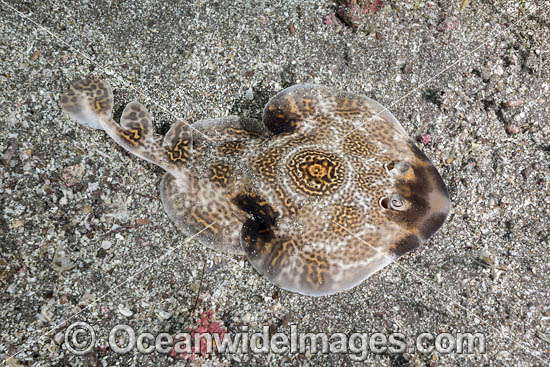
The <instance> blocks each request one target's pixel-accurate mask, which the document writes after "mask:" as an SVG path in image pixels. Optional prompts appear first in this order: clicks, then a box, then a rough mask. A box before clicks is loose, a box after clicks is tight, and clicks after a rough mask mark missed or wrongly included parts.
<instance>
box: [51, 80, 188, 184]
mask: <svg viewBox="0 0 550 367" xmlns="http://www.w3.org/2000/svg"><path fill="white" fill-rule="evenodd" d="M60 104H61V108H62V109H63V111H65V112H66V113H67V114H68V115H69V116H70V117H71V118H73V119H75V120H76V121H78V122H79V123H81V124H82V125H85V126H89V127H92V128H94V129H101V130H105V131H106V132H107V134H109V136H111V138H113V140H114V141H116V142H117V143H118V144H119V145H120V146H122V147H123V148H125V149H126V150H127V151H129V152H130V153H132V154H135V155H137V156H138V157H140V158H142V159H145V160H146V161H149V162H151V163H153V164H156V165H158V166H160V167H161V168H163V169H164V170H166V171H168V172H170V173H171V174H172V175H174V176H176V177H177V176H179V175H185V168H186V165H187V164H188V163H189V161H190V160H191V147H192V144H193V139H192V134H191V128H190V127H189V125H187V124H186V123H185V122H183V121H178V122H176V123H175V124H174V125H172V127H171V128H170V130H169V131H168V134H166V137H164V138H163V137H162V136H160V135H158V134H155V133H154V132H153V119H152V117H151V116H150V115H149V112H148V111H147V109H146V108H145V107H144V106H143V105H142V104H141V103H139V102H130V103H129V104H128V105H127V106H126V108H125V109H124V111H123V112H122V116H121V118H120V124H119V123H118V122H116V121H115V120H113V117H112V110H113V92H112V90H111V87H110V86H109V83H107V82H106V81H104V80H89V79H83V80H79V81H76V82H74V83H73V84H71V86H70V87H69V89H68V90H67V91H66V92H65V94H63V96H62V97H61V102H60Z"/></svg>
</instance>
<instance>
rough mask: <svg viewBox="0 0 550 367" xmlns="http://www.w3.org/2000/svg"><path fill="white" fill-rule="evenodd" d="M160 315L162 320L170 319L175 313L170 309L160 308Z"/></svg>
mask: <svg viewBox="0 0 550 367" xmlns="http://www.w3.org/2000/svg"><path fill="white" fill-rule="evenodd" d="M158 315H159V318H160V319H161V320H168V319H170V317H172V315H173V313H172V312H170V311H164V310H160V311H159V312H158Z"/></svg>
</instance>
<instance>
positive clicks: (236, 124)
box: [61, 80, 450, 295]
mask: <svg viewBox="0 0 550 367" xmlns="http://www.w3.org/2000/svg"><path fill="white" fill-rule="evenodd" d="M112 105H113V101H112V92H111V88H110V87H109V85H108V84H107V83H106V82H104V81H89V80H84V81H78V82H76V83H73V84H72V85H71V87H70V88H69V90H68V91H67V92H66V94H65V95H64V96H63V97H62V99H61V106H62V108H63V110H64V111H66V112H67V113H68V114H69V116H71V117H72V118H74V119H76V120H77V121H79V122H80V123H82V124H84V125H88V126H91V127H95V128H100V129H104V130H105V131H106V132H107V133H108V134H109V135H110V136H111V137H112V138H113V139H114V140H115V141H116V142H117V143H118V144H120V145H121V146H123V147H124V148H126V149H127V150H128V151H130V152H131V153H134V154H136V155H137V156H139V157H141V158H143V159H146V160H148V161H150V162H153V163H155V164H157V165H159V166H160V167H162V168H164V169H165V170H166V171H167V173H166V174H165V176H164V178H163V180H162V183H161V198H162V202H163V204H164V207H165V210H166V212H167V214H168V216H169V217H170V218H171V219H172V220H173V221H174V223H175V224H176V226H177V227H178V228H179V229H181V230H182V231H183V232H184V233H186V234H187V235H193V234H198V235H197V237H196V238H197V239H198V240H199V241H200V242H201V243H202V244H204V245H205V246H208V247H210V248H212V249H215V250H218V251H222V252H228V253H234V254H246V255H247V257H248V259H249V261H250V263H251V264H252V266H254V268H255V269H256V270H257V271H258V272H259V273H260V274H263V275H265V276H266V277H267V278H268V279H269V280H271V281H272V282H273V283H275V284H277V285H278V286H280V287H282V288H284V289H288V290H291V291H295V292H298V293H302V294H308V295H326V294H333V293H337V292H340V291H343V290H346V289H349V288H352V287H354V286H355V285H357V284H359V283H360V282H362V281H363V280H364V279H366V278H367V277H369V276H370V275H372V274H374V273H375V272H377V271H378V270H380V269H382V268H383V267H384V266H386V265H388V264H389V263H391V262H392V261H394V260H395V259H397V258H398V257H399V256H402V255H403V254H405V253H407V252H409V251H411V250H413V249H415V248H416V247H418V246H420V245H421V244H422V243H424V242H425V241H426V240H427V239H428V238H429V237H430V236H431V235H432V234H433V233H434V232H435V231H436V230H437V229H438V228H439V227H440V226H441V225H442V224H443V222H444V220H445V218H446V217H447V214H448V212H449V210H450V201H449V196H448V193H447V189H446V187H445V184H444V183H443V181H442V179H441V177H440V176H439V173H438V172H437V170H436V169H435V167H434V166H433V165H432V164H431V162H430V161H429V159H428V158H427V157H426V156H425V155H424V154H423V153H422V152H421V151H420V150H419V149H418V148H417V147H416V145H415V144H414V142H412V141H411V139H410V138H409V137H408V135H407V134H406V133H405V130H404V129H403V127H402V126H401V124H400V123H399V122H398V121H397V119H396V118H395V117H394V116H393V115H392V114H391V113H390V112H389V111H388V110H387V109H386V108H384V107H383V106H382V105H380V104H379V103H377V102H376V101H373V100H372V99H369V98H367V97H365V96H357V95H353V94H349V93H345V92H340V91H336V90H333V89H330V88H328V87H323V86H318V85H312V84H300V85H296V86H293V87H290V88H287V89H285V90H283V91H281V92H280V93H278V94H277V95H276V96H275V97H273V98H272V99H271V100H270V101H269V103H268V104H267V105H266V107H265V109H264V114H263V120H262V121H256V120H253V119H246V118H240V117H236V116H229V117H226V118H220V119H210V120H203V121H199V122H196V123H195V124H193V129H194V130H193V131H195V132H199V133H200V134H192V131H191V129H190V128H189V126H188V125H186V124H185V123H183V122H181V121H179V122H176V123H175V124H174V125H173V126H172V127H171V129H170V131H169V132H168V133H167V134H166V136H165V137H164V138H162V137H161V136H159V135H157V134H155V133H154V132H153V128H152V118H151V117H150V116H149V113H148V112H147V110H146V109H145V107H143V106H142V105H141V104H139V103H138V102H132V103H130V104H129V105H128V106H127V107H126V109H125V110H124V112H123V114H122V118H121V122H120V124H118V123H117V122H115V121H114V120H113V118H112V116H111V110H112Z"/></svg>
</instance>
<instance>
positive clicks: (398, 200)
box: [379, 194, 409, 212]
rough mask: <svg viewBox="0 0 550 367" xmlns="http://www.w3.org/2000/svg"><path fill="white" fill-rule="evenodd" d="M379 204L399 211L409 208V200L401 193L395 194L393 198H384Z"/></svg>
mask: <svg viewBox="0 0 550 367" xmlns="http://www.w3.org/2000/svg"><path fill="white" fill-rule="evenodd" d="M379 204H380V206H381V207H382V208H384V209H391V210H395V211H398V212H403V211H406V210H407V209H409V202H408V201H407V200H406V199H405V198H404V197H403V196H401V195H398V194H395V195H392V196H391V198H382V199H380V201H379Z"/></svg>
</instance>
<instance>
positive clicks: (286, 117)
mask: <svg viewBox="0 0 550 367" xmlns="http://www.w3.org/2000/svg"><path fill="white" fill-rule="evenodd" d="M277 115H283V117H277ZM263 121H264V125H265V127H267V128H268V129H269V131H271V132H272V133H274V134H282V133H292V132H294V131H295V130H296V126H297V122H298V117H297V116H293V114H289V113H288V112H287V111H284V110H281V109H280V108H276V109H275V110H273V111H267V110H266V112H265V113H264V117H263Z"/></svg>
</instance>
